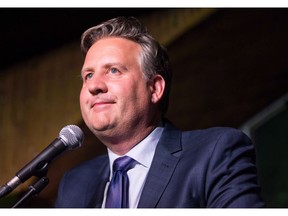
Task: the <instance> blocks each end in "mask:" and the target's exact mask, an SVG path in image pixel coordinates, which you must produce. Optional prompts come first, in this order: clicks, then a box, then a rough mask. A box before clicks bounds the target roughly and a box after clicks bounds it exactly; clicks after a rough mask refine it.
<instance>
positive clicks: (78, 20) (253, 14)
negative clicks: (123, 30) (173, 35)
mask: <svg viewBox="0 0 288 216" xmlns="http://www.w3.org/2000/svg"><path fill="white" fill-rule="evenodd" d="M162 10H165V9H163V8H162V9H159V8H158V9H155V8H141V9H140V8H129V9H124V8H123V9H113V8H107V9H105V8H101V9H97V8H81V9H80V8H79V9H76V8H61V9H60V8H58V9H57V8H34V9H29V8H26V9H25V8H19V9H17V8H11V9H9V8H8V9H7V8H5V9H3V8H2V9H0V27H1V33H0V48H1V52H0V71H1V73H5V71H6V70H5V69H6V68H9V67H11V66H12V65H14V64H17V63H21V62H25V61H26V60H28V59H30V58H33V57H35V56H39V55H42V54H44V53H47V52H51V51H53V50H54V49H57V48H59V47H61V46H65V45H66V44H69V43H71V42H74V41H79V38H80V35H81V33H82V32H83V31H84V30H86V29H87V28H88V27H90V26H93V25H95V24H97V23H99V22H101V21H103V20H106V19H108V18H112V17H115V16H119V15H123V16H128V15H129V16H136V17H138V16H146V15H147V16H148V15H149V14H151V13H155V12H156V13H157V12H161V11H162ZM287 38H288V9H286V8H284V9H281V8H273V9H269V8H253V9H249V8H225V9H221V8H218V9H217V12H216V13H214V14H213V15H211V16H210V17H208V18H207V19H205V20H204V21H202V22H200V23H199V24H197V25H196V26H194V27H193V28H191V29H190V30H188V31H187V32H185V33H184V34H183V35H181V36H180V37H178V38H177V39H176V40H174V41H173V42H172V43H171V44H169V45H168V47H167V48H168V50H169V54H170V57H171V62H172V65H173V70H174V81H173V89H172V92H171V103H170V108H169V111H168V114H167V117H168V118H169V119H171V120H172V121H173V122H174V123H175V124H176V125H177V126H178V127H180V128H181V129H184V130H186V129H196V128H206V127H213V126H230V127H236V128H239V127H241V126H242V125H243V124H245V123H246V122H247V121H248V120H249V119H251V118H252V117H253V116H255V115H256V114H258V113H259V112H261V111H262V110H265V108H266V107H268V106H269V105H271V104H272V103H274V102H275V101H277V100H278V99H279V98H281V97H282V96H283V95H286V93H287V90H288V65H287V62H288V61H287V60H288V59H287V50H288V43H287ZM281 115H284V114H283V113H282V114H281ZM280 119H281V120H283V119H285V118H280ZM273 125H274V121H273ZM275 125H276V126H275V127H274V126H273V128H274V129H275V128H277V127H279V124H278V123H276V124H275ZM83 127H84V126H83ZM259 127H260V126H259ZM280 128H281V129H282V130H283V133H285V131H287V121H284V122H283V121H282V122H281V127H280ZM263 131H265V132H261V131H260V134H265V135H266V136H269V134H270V133H271V134H272V132H271V131H272V129H269V130H264V129H263ZM283 133H282V134H283ZM257 135H258V132H257ZM275 136H277V138H278V137H279V139H280V140H278V139H276V138H275V139H274V138H273V137H275ZM260 137H263V136H261V135H260ZM269 137H270V138H271V137H272V138H273V139H271V140H269V139H268V138H264V140H265V141H266V142H265V141H264V140H263V139H262V138H257V140H254V141H255V143H257V145H256V147H257V149H256V150H257V152H258V153H259V154H261V155H260V156H259V157H258V158H259V161H260V160H261V161H260V162H259V164H260V165H261V166H260V165H259V169H260V173H261V176H260V182H261V184H262V185H263V196H264V198H265V199H266V201H267V203H268V206H269V207H287V205H288V195H287V194H288V189H286V186H285V185H284V183H283V182H288V178H287V177H286V170H285V166H283V164H284V163H285V159H286V157H287V153H288V152H287V148H286V146H287V139H286V137H283V138H282V136H281V135H273V136H272V135H271V136H269ZM251 138H253V137H251ZM267 140H269V141H268V142H267ZM263 149H265V150H263ZM271 149H277V150H278V151H277V152H274V153H273V154H272V151H271ZM263 151H264V153H262V152H263ZM279 152H281V154H279ZM264 155H265V156H264ZM276 158H277V160H276ZM274 159H275V160H274ZM264 161H265V163H264ZM263 164H264V165H263ZM267 164H269V166H268V165H267ZM279 167H281V169H280V168H279ZM275 168H279V169H280V171H277V173H276V172H273V171H274V170H275ZM267 173H269V174H267ZM274 173H276V174H275V175H277V176H276V177H275V176H274V177H273V178H272V176H273V174H274ZM279 179H281V181H280V180H279ZM280 182H281V184H279V183H280ZM276 185H278V187H276ZM281 185H283V187H281ZM32 206H33V205H32Z"/></svg>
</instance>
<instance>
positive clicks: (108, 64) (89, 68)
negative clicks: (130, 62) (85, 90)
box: [81, 63, 128, 75]
mask: <svg viewBox="0 0 288 216" xmlns="http://www.w3.org/2000/svg"><path fill="white" fill-rule="evenodd" d="M113 66H118V67H120V69H122V70H124V71H127V70H128V68H127V67H126V66H125V65H123V64H121V63H107V64H105V65H104V66H103V68H104V69H108V68H111V67H113ZM86 71H94V68H93V67H90V66H89V67H86V68H83V69H82V70H81V75H82V74H83V73H84V72H86Z"/></svg>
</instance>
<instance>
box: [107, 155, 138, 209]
mask: <svg viewBox="0 0 288 216" xmlns="http://www.w3.org/2000/svg"><path fill="white" fill-rule="evenodd" d="M135 163H136V161H135V160H134V159H132V158H130V157H128V156H123V157H120V158H117V159H116V160H115V161H114V163H113V177H112V179H111V182H110V184H109V187H108V191H107V198H106V204H105V208H129V199H128V194H129V179H128V176H127V171H128V170H129V169H131V168H133V166H134V165H135Z"/></svg>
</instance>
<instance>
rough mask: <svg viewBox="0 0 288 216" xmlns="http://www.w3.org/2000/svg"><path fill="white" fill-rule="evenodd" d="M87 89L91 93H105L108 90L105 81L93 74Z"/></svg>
mask: <svg viewBox="0 0 288 216" xmlns="http://www.w3.org/2000/svg"><path fill="white" fill-rule="evenodd" d="M88 90H89V92H90V93H91V94H93V95H97V94H101V93H106V92H107V91H108V88H107V85H106V82H105V81H104V80H103V79H101V78H100V77H96V76H94V77H93V78H92V79H91V80H90V81H89V84H88Z"/></svg>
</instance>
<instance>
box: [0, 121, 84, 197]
mask: <svg viewBox="0 0 288 216" xmlns="http://www.w3.org/2000/svg"><path fill="white" fill-rule="evenodd" d="M83 141H84V134H83V132H82V130H81V129H80V128H79V127H78V126H76V125H67V126H65V127H64V128H62V130H61V131H60V133H59V136H58V137H57V138H56V139H55V140H54V141H53V142H52V143H51V144H50V145H49V146H48V147H46V148H45V149H44V150H43V151H42V152H40V153H39V154H38V155H37V156H36V157H35V158H34V159H33V160H32V161H31V162H29V163H28V164H27V165H26V166H24V167H23V168H22V169H21V170H19V171H18V172H17V173H16V175H15V177H14V178H12V179H11V180H10V181H9V182H7V183H6V184H5V185H3V186H1V188H0V197H3V196H5V195H7V194H8V193H10V192H11V191H13V190H14V189H15V188H16V187H17V186H18V185H19V184H21V183H24V182H25V181H26V180H27V179H29V178H30V177H32V176H37V177H39V178H40V177H42V176H41V175H43V174H44V173H45V174H46V172H47V169H48V165H49V163H50V162H51V161H52V160H53V159H55V158H56V157H57V156H58V155H60V154H61V153H63V152H64V151H66V150H70V149H75V148H78V147H80V146H81V145H82V143H83Z"/></svg>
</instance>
